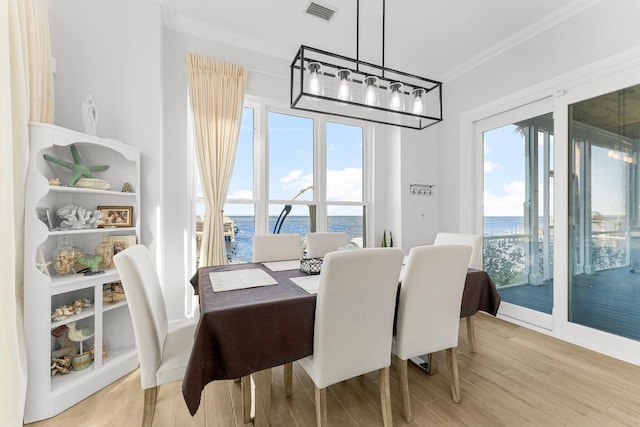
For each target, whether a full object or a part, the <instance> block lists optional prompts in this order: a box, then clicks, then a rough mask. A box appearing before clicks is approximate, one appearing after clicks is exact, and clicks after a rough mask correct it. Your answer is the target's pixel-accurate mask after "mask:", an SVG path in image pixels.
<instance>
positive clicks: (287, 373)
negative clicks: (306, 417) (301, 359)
mask: <svg viewBox="0 0 640 427" xmlns="http://www.w3.org/2000/svg"><path fill="white" fill-rule="evenodd" d="M292 394H293V363H287V364H285V365H284V395H285V396H286V397H291V395H292Z"/></svg>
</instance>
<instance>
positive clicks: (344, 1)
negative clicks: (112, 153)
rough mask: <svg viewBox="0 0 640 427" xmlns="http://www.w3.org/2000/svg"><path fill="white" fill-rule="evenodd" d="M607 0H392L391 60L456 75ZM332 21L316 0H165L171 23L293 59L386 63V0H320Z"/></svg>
mask: <svg viewBox="0 0 640 427" xmlns="http://www.w3.org/2000/svg"><path fill="white" fill-rule="evenodd" d="M600 1H601V0H560V1H559V0H481V1H479V0H404V1H400V0H395V1H394V0H390V1H388V2H387V4H386V19H385V25H386V30H385V64H384V65H385V66H386V67H389V68H395V69H398V70H401V71H405V72H408V73H413V74H417V75H420V76H423V77H428V78H432V79H436V80H440V81H447V80H450V79H452V78H454V77H456V76H457V75H460V74H461V73H463V72H465V71H467V70H469V69H471V68H473V67H474V66H477V65H478V64H480V63H482V62H483V61H485V60H487V59H490V58H491V57H492V56H495V55H497V54H499V53H501V52H503V51H505V50H507V49H510V48H512V47H514V46H516V45H518V44H519V43H521V42H523V41H525V40H527V39H529V38H531V37H533V36H535V35H536V34H538V33H540V32H542V31H544V30H546V29H548V28H550V27H552V26H554V25H558V24H560V23H561V22H562V21H564V20H566V19H567V18H569V17H571V16H573V15H574V14H576V13H579V12H581V11H582V10H584V9H586V8H589V7H591V6H593V5H594V4H596V3H598V2H600ZM315 2H316V3H319V4H321V5H323V6H327V7H330V8H332V9H337V13H335V15H334V17H333V19H332V20H331V21H329V22H327V21H324V20H322V19H320V18H317V17H315V16H311V15H308V14H306V13H305V11H306V9H307V6H308V4H309V0H272V1H265V0H235V1H232V0H164V1H163V13H164V22H165V26H167V27H168V28H171V29H175V30H179V31H183V32H187V33H192V34H194V35H197V36H199V37H204V38H208V39H211V40H215V41H220V42H224V43H228V44H231V45H233V46H239V47H243V48H247V49H250V50H255V51H258V52H267V53H269V54H270V55H272V56H274V57H277V58H282V59H286V60H288V61H290V60H292V59H293V56H294V54H295V53H296V51H297V49H298V47H299V46H300V45H301V44H304V45H307V46H311V47H315V48H318V49H322V50H326V51H330V52H333V53H337V54H340V55H344V56H347V57H350V58H355V57H356V55H357V54H358V53H359V58H360V59H361V60H364V61H368V62H372V63H375V64H379V65H382V8H383V7H382V5H383V3H382V0H367V1H364V0H363V1H362V2H361V4H360V48H359V52H357V49H356V22H357V20H356V11H357V7H356V4H357V1H356V0H321V1H320V0H318V1H315Z"/></svg>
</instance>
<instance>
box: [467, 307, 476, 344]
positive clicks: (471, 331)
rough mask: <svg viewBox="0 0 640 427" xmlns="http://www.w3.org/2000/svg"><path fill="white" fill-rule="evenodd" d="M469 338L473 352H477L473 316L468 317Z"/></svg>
mask: <svg viewBox="0 0 640 427" xmlns="http://www.w3.org/2000/svg"><path fill="white" fill-rule="evenodd" d="M467 338H468V339H469V348H470V349H471V353H475V352H476V332H475V330H474V327H473V317H472V316H469V317H467Z"/></svg>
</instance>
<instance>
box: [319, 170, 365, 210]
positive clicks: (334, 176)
mask: <svg viewBox="0 0 640 427" xmlns="http://www.w3.org/2000/svg"><path fill="white" fill-rule="evenodd" d="M327 200H329V201H335V202H339V201H349V202H353V201H360V200H362V169H359V168H346V169H342V170H329V171H327Z"/></svg>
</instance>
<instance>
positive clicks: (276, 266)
mask: <svg viewBox="0 0 640 427" xmlns="http://www.w3.org/2000/svg"><path fill="white" fill-rule="evenodd" d="M262 265H264V266H265V267H267V268H268V269H269V270H271V271H285V270H298V269H300V260H299V259H292V260H288V261H272V262H263V263H262Z"/></svg>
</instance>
